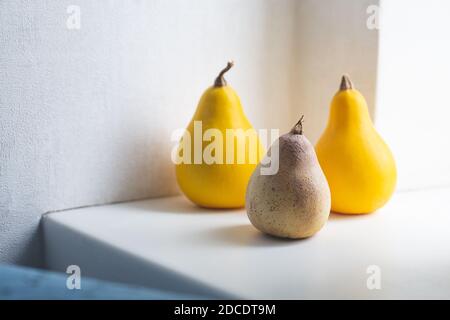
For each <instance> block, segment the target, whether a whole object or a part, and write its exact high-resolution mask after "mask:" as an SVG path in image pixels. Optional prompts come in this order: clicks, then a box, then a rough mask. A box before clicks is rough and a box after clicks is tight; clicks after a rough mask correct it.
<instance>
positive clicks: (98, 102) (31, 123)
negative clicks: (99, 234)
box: [0, 0, 296, 264]
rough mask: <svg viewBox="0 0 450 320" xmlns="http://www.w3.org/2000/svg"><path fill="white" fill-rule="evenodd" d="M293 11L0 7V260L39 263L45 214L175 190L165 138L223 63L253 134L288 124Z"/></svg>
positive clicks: (288, 3) (188, 5) (269, 1)
mask: <svg viewBox="0 0 450 320" xmlns="http://www.w3.org/2000/svg"><path fill="white" fill-rule="evenodd" d="M72 4H76V5H79V6H80V8H81V29H80V30H68V29H67V28H66V20H67V18H68V16H69V14H67V13H66V9H67V7H68V6H69V5H72ZM295 6H296V1H295V0H283V1H279V0H264V1H262V0H251V1H241V0H220V1H209V0H197V1H183V0H171V1H162V0H161V1H157V0H152V1H138V0H133V1H131V0H129V1H120V0H109V1H91V0H76V1H72V0H71V1H52V0H45V1H25V0H22V1H17V0H9V1H8V0H4V1H1V2H0V262H2V261H9V262H18V263H26V264H38V263H39V262H40V261H42V260H40V257H41V254H42V252H41V246H40V241H41V240H40V236H39V232H38V223H39V218H40V216H41V214H42V213H44V212H47V211H53V210H61V209H67V208H72V207H78V206H86V205H93V204H102V203H109V202H115V201H123V200H130V199H137V198H145V197H155V196H164V195H170V194H173V193H176V192H177V188H176V184H175V179H174V174H173V168H172V165H171V162H170V148H171V142H170V134H171V132H172V130H173V129H175V128H179V127H184V126H185V125H187V123H188V121H189V120H190V117H191V116H192V114H193V112H194V110H195V108H196V104H197V102H198V99H199V97H200V95H201V94H202V92H203V90H205V89H206V87H207V86H209V85H211V84H212V82H213V80H214V77H215V76H216V73H217V72H218V71H219V69H220V68H222V67H223V66H224V64H225V63H226V61H227V60H228V59H230V58H233V59H234V60H235V61H236V67H235V68H234V70H233V71H231V72H230V74H229V75H228V80H229V83H230V84H232V85H233V86H234V87H235V89H236V90H237V91H238V92H239V93H240V95H241V98H242V102H243V105H244V107H245V111H246V113H247V115H248V116H249V118H250V119H251V121H252V122H253V124H254V125H255V126H256V127H258V128H261V127H269V128H281V129H282V130H286V129H287V128H288V127H290V126H291V125H292V123H294V122H295V120H294V119H289V114H290V108H291V104H292V101H293V99H292V94H291V90H290V89H289V87H290V81H291V80H292V74H293V72H294V70H293V68H292V65H293V58H294V54H293V47H294V46H293V39H294V31H295V30H294V27H295V25H294V15H295V10H294V8H295Z"/></svg>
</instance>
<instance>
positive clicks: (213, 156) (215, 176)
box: [176, 62, 264, 208]
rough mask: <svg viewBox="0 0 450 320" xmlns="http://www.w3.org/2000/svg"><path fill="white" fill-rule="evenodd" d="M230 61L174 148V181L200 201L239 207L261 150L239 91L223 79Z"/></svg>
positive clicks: (260, 155)
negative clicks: (175, 156)
mask: <svg viewBox="0 0 450 320" xmlns="http://www.w3.org/2000/svg"><path fill="white" fill-rule="evenodd" d="M233 65H234V64H233V62H229V63H228V64H227V66H226V68H225V69H223V70H222V71H221V72H220V74H219V76H218V77H217V78H216V80H215V82H214V85H213V86H211V87H210V88H208V89H207V90H206V91H205V92H204V93H203V95H202V97H201V98H200V102H199V104H198V106H197V110H196V112H195V114H194V116H193V118H192V120H191V122H190V123H189V125H188V127H187V129H186V132H185V134H184V136H183V137H182V139H181V141H180V145H179V147H178V151H177V156H178V158H179V160H180V159H181V160H180V161H178V163H177V164H176V177H177V181H178V185H179V187H180V189H181V190H182V192H183V193H184V194H185V195H186V196H187V197H188V198H189V199H190V200H191V201H192V202H194V203H196V204H197V205H199V206H202V207H209V208H239V207H243V206H244V204H245V191H246V187H247V183H248V180H249V179H250V176H251V174H252V172H253V170H254V169H255V167H256V166H257V164H258V163H259V161H260V159H261V157H262V155H263V154H264V150H263V147H262V146H261V144H260V142H259V139H258V136H257V134H256V131H255V130H254V129H253V127H252V125H251V124H250V122H249V121H248V119H247V117H246V116H245V114H244V111H243V109H242V106H241V101H240V99H239V96H238V95H237V94H236V92H235V91H234V90H233V88H231V87H230V86H229V85H228V84H227V82H226V81H225V79H224V74H225V73H226V72H227V71H229V70H230V69H231V68H232V67H233Z"/></svg>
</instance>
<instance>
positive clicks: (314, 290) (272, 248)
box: [44, 189, 450, 299]
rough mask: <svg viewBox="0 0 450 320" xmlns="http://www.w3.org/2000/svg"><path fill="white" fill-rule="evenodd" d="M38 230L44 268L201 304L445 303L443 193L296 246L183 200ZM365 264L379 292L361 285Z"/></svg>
mask: <svg viewBox="0 0 450 320" xmlns="http://www.w3.org/2000/svg"><path fill="white" fill-rule="evenodd" d="M44 232H45V243H46V255H47V263H48V266H49V267H50V268H51V269H54V270H60V271H65V269H66V267H67V266H68V265H71V264H76V265H79V266H80V267H81V271H82V275H89V276H93V277H97V278H100V279H107V280H112V281H119V282H127V283H135V284H139V285H146V286H151V287H157V288H161V289H170V290H178V291H181V292H190V293H195V294H200V295H207V296H210V297H225V298H227V297H237V298H257V299H259V298H267V299H271V298H274V299H291V298H294V299H300V298H344V299H346V298H369V299H378V298H450V189H435V190H426V191H415V192H403V193H397V194H396V195H395V196H394V197H393V198H392V200H391V201H390V202H389V203H388V205H386V206H385V207H384V208H383V209H381V210H379V211H378V212H376V213H374V214H372V215H366V216H341V215H331V216H330V220H329V221H328V223H327V224H326V225H325V227H324V228H323V229H322V230H321V231H320V232H319V233H318V234H316V235H315V236H314V237H312V238H309V239H306V240H298V241H289V240H280V239H276V238H272V237H269V236H265V235H263V234H261V233H260V232H259V231H257V230H256V229H254V228H253V227H252V225H251V224H250V222H249V220H248V219H247V216H246V214H245V211H244V210H219V211H217V210H205V209H200V208H198V207H196V206H194V205H192V204H191V203H190V202H188V201H187V200H185V199H184V198H183V197H172V198H162V199H155V200H146V201H137V202H128V203H121V204H113V205H107V206H97V207H88V208H81V209H75V210H69V211H63V212H58V213H51V214H48V215H46V216H45V217H44ZM372 265H375V266H376V267H375V268H377V267H379V270H380V275H381V277H380V284H381V289H379V290H377V289H373V290H369V289H368V287H367V279H368V278H369V277H370V276H371V274H368V273H367V270H368V267H369V266H372ZM369 270H370V269H369ZM375 276H376V275H375ZM372 279H373V278H372Z"/></svg>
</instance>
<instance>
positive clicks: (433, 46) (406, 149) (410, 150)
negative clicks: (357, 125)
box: [377, 0, 450, 190]
mask: <svg viewBox="0 0 450 320" xmlns="http://www.w3.org/2000/svg"><path fill="white" fill-rule="evenodd" d="M449 12H450V2H449V1H448V0H428V1H424V0H397V1H382V2H381V15H380V49H379V50H380V58H379V59H380V62H379V79H378V97H377V100H378V105H377V120H378V121H377V126H378V128H379V129H380V131H381V133H382V134H383V136H384V137H385V138H386V140H387V141H389V144H390V145H391V147H392V149H393V152H394V154H395V157H396V159H397V165H398V173H399V179H398V181H399V188H400V189H403V190H405V189H418V188H428V187H439V186H449V185H450V139H449V137H450V126H449V118H450V100H449V96H448V95H449V85H450V60H449V57H450V42H449V36H450V20H449V19H448V14H449Z"/></svg>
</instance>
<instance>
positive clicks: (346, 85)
mask: <svg viewBox="0 0 450 320" xmlns="http://www.w3.org/2000/svg"><path fill="white" fill-rule="evenodd" d="M353 88H354V86H353V82H352V80H350V77H349V76H348V75H347V74H344V75H343V76H342V80H341V86H340V87H339V90H340V91H345V90H352V89H353Z"/></svg>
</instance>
